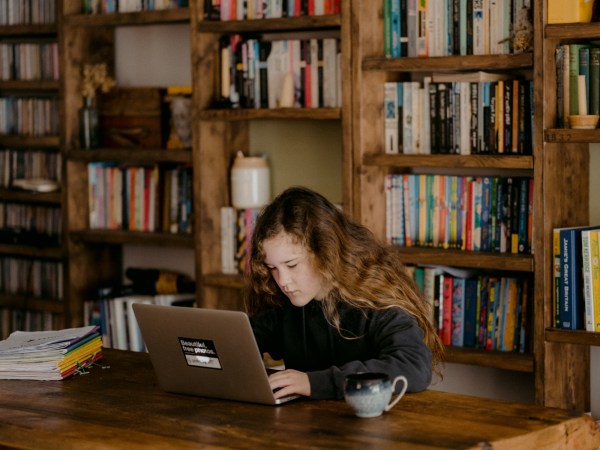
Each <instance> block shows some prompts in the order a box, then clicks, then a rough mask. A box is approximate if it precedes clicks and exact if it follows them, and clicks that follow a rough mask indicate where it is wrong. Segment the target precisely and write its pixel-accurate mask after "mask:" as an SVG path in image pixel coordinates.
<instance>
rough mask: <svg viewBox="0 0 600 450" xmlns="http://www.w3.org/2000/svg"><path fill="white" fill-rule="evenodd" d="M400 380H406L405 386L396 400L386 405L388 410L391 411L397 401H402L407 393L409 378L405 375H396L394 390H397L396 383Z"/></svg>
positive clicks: (393, 384)
mask: <svg viewBox="0 0 600 450" xmlns="http://www.w3.org/2000/svg"><path fill="white" fill-rule="evenodd" d="M398 381H403V382H404V387H403V388H402V391H401V392H400V393H399V394H398V395H397V396H396V398H395V399H394V400H392V401H391V402H390V403H389V404H388V405H387V406H386V407H385V410H386V412H387V411H389V410H390V409H392V408H393V407H394V406H396V403H398V402H399V401H400V399H401V398H402V397H404V394H405V393H406V389H407V388H408V380H407V379H406V377H405V376H403V375H400V376H398V377H396V378H395V379H394V382H393V383H392V392H394V390H396V383H398Z"/></svg>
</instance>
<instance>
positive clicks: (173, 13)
mask: <svg viewBox="0 0 600 450" xmlns="http://www.w3.org/2000/svg"><path fill="white" fill-rule="evenodd" d="M189 20H190V9H189V8H176V9H163V10H156V11H140V12H130V13H112V14H70V15H65V16H64V22H65V24H66V25H67V26H84V27H99V26H103V27H119V26H124V25H154V24H169V23H185V22H189Z"/></svg>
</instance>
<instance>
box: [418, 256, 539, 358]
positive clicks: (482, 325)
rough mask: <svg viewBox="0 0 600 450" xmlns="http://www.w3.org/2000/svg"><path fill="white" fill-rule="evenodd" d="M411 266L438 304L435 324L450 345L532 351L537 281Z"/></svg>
mask: <svg viewBox="0 0 600 450" xmlns="http://www.w3.org/2000/svg"><path fill="white" fill-rule="evenodd" d="M410 270H412V271H413V276H414V278H415V281H416V283H417V285H418V286H419V287H420V288H421V290H422V292H423V295H424V297H425V299H426V300H427V301H428V302H430V304H431V305H432V307H433V317H432V322H433V323H434V325H435V326H436V328H437V330H438V333H439V336H440V338H441V339H442V342H443V343H444V345H451V346H454V347H469V348H477V349H481V350H497V351H505V352H519V353H525V352H528V351H529V345H530V343H529V341H530V335H531V329H530V328H531V326H530V318H529V316H530V313H529V311H528V309H529V308H530V304H531V301H530V297H531V282H530V280H529V279H528V278H524V277H496V276H489V275H474V274H468V275H466V276H465V274H463V273H459V274H455V273H453V269H449V268H443V267H420V266H419V267H413V268H411V269H410ZM458 272H460V271H458Z"/></svg>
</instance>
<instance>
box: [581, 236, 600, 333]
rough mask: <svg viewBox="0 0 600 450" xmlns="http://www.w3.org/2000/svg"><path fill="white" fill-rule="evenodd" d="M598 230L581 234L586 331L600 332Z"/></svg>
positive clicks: (599, 250) (599, 251)
mask: <svg viewBox="0 0 600 450" xmlns="http://www.w3.org/2000/svg"><path fill="white" fill-rule="evenodd" d="M598 245H599V244H598V230H597V229H593V230H583V231H582V232H581V253H582V270H583V294H584V301H585V314H584V315H585V330H586V331H590V332H596V331H600V310H599V305H600V265H599V263H598V258H599V253H600V249H599V247H598Z"/></svg>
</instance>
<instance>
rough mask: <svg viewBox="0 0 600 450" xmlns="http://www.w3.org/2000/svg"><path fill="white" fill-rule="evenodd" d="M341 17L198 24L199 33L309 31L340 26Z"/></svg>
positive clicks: (334, 15)
mask: <svg viewBox="0 0 600 450" xmlns="http://www.w3.org/2000/svg"><path fill="white" fill-rule="evenodd" d="M340 24H341V17H340V15H339V14H331V15H326V16H298V17H287V18H281V19H255V20H230V21H219V20H201V21H199V22H198V25H197V26H196V30H197V31H198V32H199V33H223V34H226V33H253V32H257V33H264V32H266V31H268V32H269V33H271V32H278V31H307V30H321V29H330V28H334V29H335V28H339V27H340Z"/></svg>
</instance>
